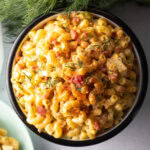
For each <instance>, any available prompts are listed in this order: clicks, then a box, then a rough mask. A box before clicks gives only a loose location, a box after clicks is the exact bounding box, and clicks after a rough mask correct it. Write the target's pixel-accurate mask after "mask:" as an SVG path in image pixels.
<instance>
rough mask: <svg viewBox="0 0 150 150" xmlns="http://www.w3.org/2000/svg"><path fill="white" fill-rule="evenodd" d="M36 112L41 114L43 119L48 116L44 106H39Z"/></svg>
mask: <svg viewBox="0 0 150 150" xmlns="http://www.w3.org/2000/svg"><path fill="white" fill-rule="evenodd" d="M36 111H37V113H38V114H40V115H41V116H42V117H44V116H45V115H46V109H45V108H44V107H43V106H38V107H37V108H36Z"/></svg>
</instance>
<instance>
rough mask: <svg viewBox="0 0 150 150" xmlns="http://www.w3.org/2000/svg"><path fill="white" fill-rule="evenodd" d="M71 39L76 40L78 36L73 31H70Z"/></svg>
mask: <svg viewBox="0 0 150 150" xmlns="http://www.w3.org/2000/svg"><path fill="white" fill-rule="evenodd" d="M70 33H71V38H72V40H76V39H77V37H78V34H77V32H76V31H75V30H71V32H70Z"/></svg>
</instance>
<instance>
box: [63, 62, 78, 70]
mask: <svg viewBox="0 0 150 150" xmlns="http://www.w3.org/2000/svg"><path fill="white" fill-rule="evenodd" d="M65 67H67V68H70V69H71V70H75V69H76V67H75V64H74V63H67V64H65Z"/></svg>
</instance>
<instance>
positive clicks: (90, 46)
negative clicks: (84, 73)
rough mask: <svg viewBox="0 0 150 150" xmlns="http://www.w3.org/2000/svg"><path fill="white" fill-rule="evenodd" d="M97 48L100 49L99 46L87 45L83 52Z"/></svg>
mask: <svg viewBox="0 0 150 150" xmlns="http://www.w3.org/2000/svg"><path fill="white" fill-rule="evenodd" d="M97 48H100V45H99V44H95V45H89V46H88V47H87V48H86V49H85V50H95V49H97Z"/></svg>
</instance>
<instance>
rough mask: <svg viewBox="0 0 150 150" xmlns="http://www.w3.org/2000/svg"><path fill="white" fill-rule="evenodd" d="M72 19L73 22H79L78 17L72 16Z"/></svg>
mask: <svg viewBox="0 0 150 150" xmlns="http://www.w3.org/2000/svg"><path fill="white" fill-rule="evenodd" d="M72 21H73V22H75V23H79V22H80V18H79V17H74V18H73V19H72Z"/></svg>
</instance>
